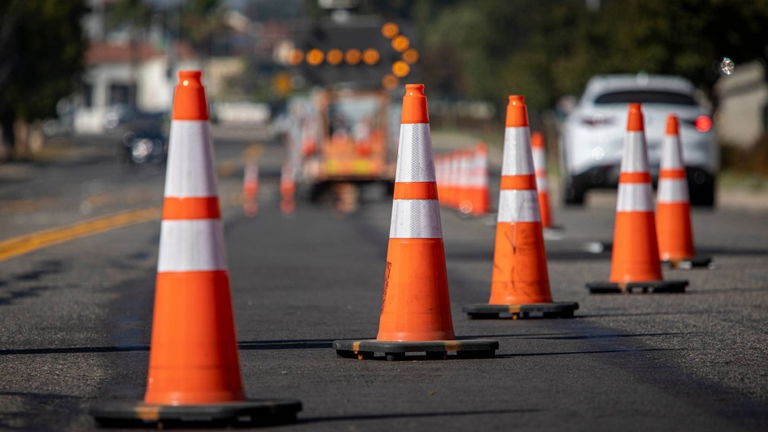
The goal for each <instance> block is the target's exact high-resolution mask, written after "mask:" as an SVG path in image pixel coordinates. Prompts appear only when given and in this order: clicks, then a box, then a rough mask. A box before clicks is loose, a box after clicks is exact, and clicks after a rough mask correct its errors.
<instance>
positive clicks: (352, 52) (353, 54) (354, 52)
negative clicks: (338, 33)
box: [344, 48, 363, 65]
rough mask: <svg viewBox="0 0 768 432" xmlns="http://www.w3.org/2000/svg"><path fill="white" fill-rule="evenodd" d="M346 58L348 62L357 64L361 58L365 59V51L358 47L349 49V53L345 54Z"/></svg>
mask: <svg viewBox="0 0 768 432" xmlns="http://www.w3.org/2000/svg"><path fill="white" fill-rule="evenodd" d="M344 59H345V60H346V61H347V63H349V64H351V65H356V64H358V63H360V60H362V59H363V53H361V52H360V50H359V49H356V48H352V49H348V50H347V53H346V54H345V55H344Z"/></svg>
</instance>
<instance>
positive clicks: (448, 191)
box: [444, 152, 457, 208]
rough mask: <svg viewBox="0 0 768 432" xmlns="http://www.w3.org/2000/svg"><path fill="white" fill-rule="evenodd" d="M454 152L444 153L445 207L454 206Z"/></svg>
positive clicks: (455, 163) (455, 166) (455, 165)
mask: <svg viewBox="0 0 768 432" xmlns="http://www.w3.org/2000/svg"><path fill="white" fill-rule="evenodd" d="M456 168H457V160H456V153H454V152H450V153H448V154H447V155H445V186H444V189H445V200H444V201H445V205H446V207H450V208H455V207H456Z"/></svg>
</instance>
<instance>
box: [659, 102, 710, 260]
mask: <svg viewBox="0 0 768 432" xmlns="http://www.w3.org/2000/svg"><path fill="white" fill-rule="evenodd" d="M656 230H657V231H658V237H659V255H660V257H661V260H662V262H664V263H668V264H669V265H670V266H671V267H672V268H693V267H707V266H709V263H710V262H711V261H712V258H710V257H706V256H696V252H695V250H694V247H693V231H692V229H691V206H690V203H689V202H688V181H687V177H686V174H685V165H684V164H683V149H682V146H681V145H680V133H679V124H678V119H677V116H676V115H674V114H670V115H669V116H668V117H667V130H666V134H665V136H664V140H663V141H662V144H661V171H660V172H659V191H658V202H657V203H656Z"/></svg>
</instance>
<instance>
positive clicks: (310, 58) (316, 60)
mask: <svg viewBox="0 0 768 432" xmlns="http://www.w3.org/2000/svg"><path fill="white" fill-rule="evenodd" d="M324 58H325V54H323V52H322V51H320V50H319V49H317V48H312V49H311V50H309V52H307V63H309V64H310V65H312V66H317V65H319V64H320V63H322V62H323V59H324Z"/></svg>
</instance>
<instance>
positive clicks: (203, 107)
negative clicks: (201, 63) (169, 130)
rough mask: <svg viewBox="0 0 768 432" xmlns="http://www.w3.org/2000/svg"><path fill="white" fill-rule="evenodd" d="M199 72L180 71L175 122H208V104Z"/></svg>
mask: <svg viewBox="0 0 768 432" xmlns="http://www.w3.org/2000/svg"><path fill="white" fill-rule="evenodd" d="M202 75H203V73H202V72H201V71H199V70H180V71H179V84H178V85H177V86H176V94H175V95H174V97H173V113H172V119H173V120H208V102H207V100H206V97H205V88H204V87H203V84H202V83H201V82H200V78H201V77H202Z"/></svg>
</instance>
